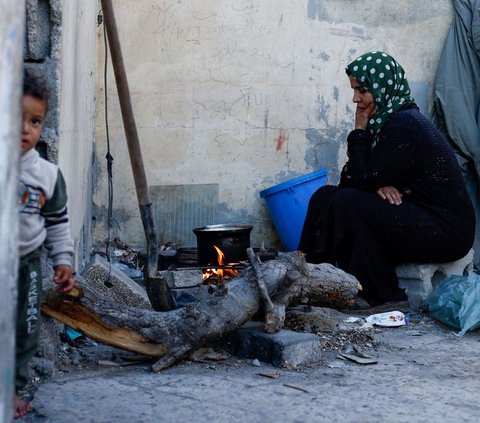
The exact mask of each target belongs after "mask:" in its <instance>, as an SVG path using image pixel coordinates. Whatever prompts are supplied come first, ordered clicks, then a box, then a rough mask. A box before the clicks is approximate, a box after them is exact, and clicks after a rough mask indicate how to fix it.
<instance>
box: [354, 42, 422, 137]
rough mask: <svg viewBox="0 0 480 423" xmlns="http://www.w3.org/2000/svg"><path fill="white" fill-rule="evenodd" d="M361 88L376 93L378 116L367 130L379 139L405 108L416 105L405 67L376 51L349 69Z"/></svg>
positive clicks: (357, 61)
mask: <svg viewBox="0 0 480 423" xmlns="http://www.w3.org/2000/svg"><path fill="white" fill-rule="evenodd" d="M346 71H347V74H348V73H349V74H351V75H352V76H353V77H354V78H355V79H356V80H357V81H358V82H359V83H360V85H361V86H362V87H363V88H365V89H366V90H368V91H369V92H371V93H372V95H373V98H374V101H375V105H376V106H377V111H376V113H375V114H374V115H373V116H372V117H371V118H370V120H369V121H368V125H367V129H368V130H369V131H370V133H371V134H372V135H374V136H375V135H377V134H378V133H379V132H380V130H381V129H382V127H383V125H384V124H385V122H387V120H388V119H389V118H390V116H391V115H392V113H395V112H396V111H398V110H399V109H400V107H402V106H403V105H404V104H407V103H413V104H415V100H414V99H413V98H412V97H411V96H410V87H409V86H408V81H407V80H406V78H405V71H404V70H403V68H402V66H400V64H399V63H397V61H396V60H395V59H394V58H393V57H392V56H390V55H388V54H386V53H383V52H381V51H372V52H370V53H366V54H363V55H362V56H360V57H358V58H357V59H355V60H354V61H353V62H352V63H350V64H349V65H348V66H347V68H346Z"/></svg>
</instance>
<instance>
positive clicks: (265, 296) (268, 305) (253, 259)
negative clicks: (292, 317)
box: [247, 248, 274, 313]
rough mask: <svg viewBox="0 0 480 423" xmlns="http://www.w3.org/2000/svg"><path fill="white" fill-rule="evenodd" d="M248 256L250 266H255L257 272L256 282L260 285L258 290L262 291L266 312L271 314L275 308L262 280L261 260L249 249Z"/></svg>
mask: <svg viewBox="0 0 480 423" xmlns="http://www.w3.org/2000/svg"><path fill="white" fill-rule="evenodd" d="M247 256H248V260H249V261H250V264H251V265H252V266H253V270H254V271H255V280H256V282H257V285H258V290H259V291H260V298H261V299H262V300H263V305H264V307H265V312H266V313H271V312H272V310H273V307H274V306H273V303H272V300H271V299H270V295H268V290H267V287H266V286H265V283H264V282H263V279H262V270H261V269H260V263H259V259H258V257H257V256H256V255H255V253H254V252H253V249H252V248H247Z"/></svg>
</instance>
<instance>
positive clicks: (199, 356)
mask: <svg viewBox="0 0 480 423" xmlns="http://www.w3.org/2000/svg"><path fill="white" fill-rule="evenodd" d="M189 358H190V360H192V361H195V362H200V363H204V362H206V361H222V360H226V359H227V358H228V356H227V355H226V354H222V353H219V352H216V351H214V350H213V348H199V349H198V350H196V351H194V352H193V353H192V354H190V357H189Z"/></svg>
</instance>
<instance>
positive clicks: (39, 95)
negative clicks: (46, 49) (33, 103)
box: [23, 69, 48, 106]
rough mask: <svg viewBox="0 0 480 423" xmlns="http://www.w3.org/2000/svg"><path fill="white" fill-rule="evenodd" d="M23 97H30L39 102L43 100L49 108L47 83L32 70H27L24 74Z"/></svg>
mask: <svg viewBox="0 0 480 423" xmlns="http://www.w3.org/2000/svg"><path fill="white" fill-rule="evenodd" d="M23 95H30V96H32V97H35V98H36V99H38V100H43V101H44V102H45V103H46V104H47V106H48V88H47V83H46V81H45V80H44V79H43V78H42V77H40V76H38V75H35V74H34V73H33V72H32V71H31V70H30V69H25V71H24V72H23Z"/></svg>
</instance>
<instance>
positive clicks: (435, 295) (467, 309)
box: [427, 272, 480, 336]
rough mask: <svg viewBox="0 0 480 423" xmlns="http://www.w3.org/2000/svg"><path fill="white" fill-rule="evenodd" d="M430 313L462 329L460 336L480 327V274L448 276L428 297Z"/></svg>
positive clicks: (449, 324) (447, 323) (451, 325)
mask: <svg viewBox="0 0 480 423" xmlns="http://www.w3.org/2000/svg"><path fill="white" fill-rule="evenodd" d="M427 304H428V309H429V312H430V315H431V316H432V317H434V318H435V319H437V320H440V321H441V322H443V323H445V324H446V325H448V326H450V327H453V328H455V329H457V330H460V332H459V333H458V335H459V336H463V335H465V333H466V332H467V331H469V330H474V329H477V328H479V327H480V275H478V274H476V273H474V272H471V273H470V274H469V275H468V276H448V277H447V278H445V279H443V280H442V281H440V282H439V283H438V284H437V285H436V286H435V288H434V290H433V291H432V293H431V294H430V295H429V297H428V298H427Z"/></svg>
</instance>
